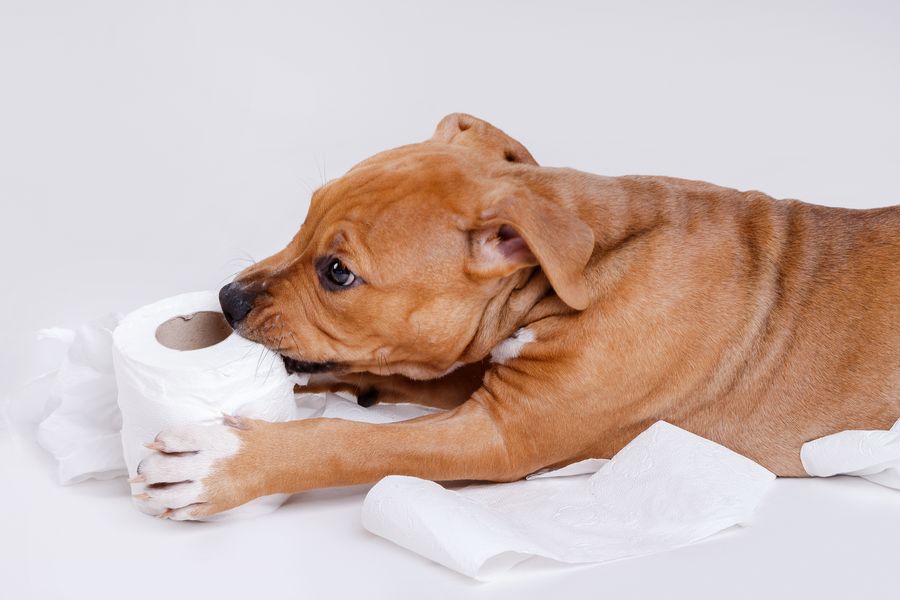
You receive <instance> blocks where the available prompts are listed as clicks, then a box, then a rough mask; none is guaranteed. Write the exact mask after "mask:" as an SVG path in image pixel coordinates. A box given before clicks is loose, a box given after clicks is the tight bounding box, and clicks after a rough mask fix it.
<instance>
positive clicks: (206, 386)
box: [113, 292, 296, 516]
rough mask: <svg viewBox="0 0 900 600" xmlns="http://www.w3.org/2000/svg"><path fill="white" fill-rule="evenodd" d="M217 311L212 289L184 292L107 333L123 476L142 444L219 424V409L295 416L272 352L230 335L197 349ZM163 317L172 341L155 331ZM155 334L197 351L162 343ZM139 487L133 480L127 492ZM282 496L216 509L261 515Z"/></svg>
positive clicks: (271, 417)
mask: <svg viewBox="0 0 900 600" xmlns="http://www.w3.org/2000/svg"><path fill="white" fill-rule="evenodd" d="M209 313H215V314H214V315H210V314H209ZM220 316H221V313H220V308H219V302H218V299H217V297H216V295H215V294H214V293H212V292H198V293H192V294H183V295H181V296H176V297H174V298H169V299H166V300H161V301H159V302H156V303H155V304H151V305H149V306H145V307H143V308H140V309H138V310H136V311H134V312H133V313H131V314H129V315H128V316H126V317H125V319H124V320H123V321H122V322H121V323H120V324H119V326H118V327H117V328H116V330H115V332H114V333H113V362H114V364H115V372H116V383H117V386H118V404H119V408H120V409H121V413H122V447H123V449H124V453H125V463H126V464H127V466H128V472H129V473H130V474H132V475H134V474H135V473H136V470H137V465H138V463H139V462H140V461H141V460H142V459H143V458H144V457H145V456H147V455H148V454H149V453H150V450H148V449H147V448H145V447H144V443H146V442H150V441H152V440H153V439H154V437H155V436H156V434H157V433H159V432H160V431H161V430H163V429H167V428H169V427H176V426H180V425H186V424H202V423H218V422H221V419H222V414H223V413H227V414H233V415H241V416H246V417H251V418H254V419H265V420H267V421H286V420H289V419H292V418H294V417H295V416H296V405H295V402H294V393H293V386H294V380H293V379H292V378H291V377H290V376H289V375H288V373H287V372H286V370H285V368H284V363H283V361H282V360H281V358H280V357H279V356H278V355H277V354H275V353H273V352H271V351H270V350H267V349H266V348H264V347H263V346H261V345H259V344H256V343H254V342H251V341H249V340H246V339H244V338H242V337H240V336H238V335H236V334H230V335H228V337H226V338H225V339H224V340H223V341H220V342H218V343H215V344H214V345H211V346H208V347H197V346H201V345H203V344H204V342H205V340H203V339H200V338H202V337H204V336H203V335H199V336H198V334H203V333H204V331H207V330H209V328H212V329H218V328H219V327H220V326H221V322H220V321H218V319H219V317H220ZM192 319H196V320H197V321H201V320H202V321H203V322H204V323H205V325H206V327H202V328H200V329H202V331H198V328H197V327H196V324H194V325H192V323H191V320H192ZM167 322H168V323H170V324H174V327H175V335H174V337H171V339H170V338H166V336H164V335H163V332H164V331H165V330H160V331H159V333H158V329H159V327H160V325H162V324H163V323H167ZM225 327H227V325H225ZM213 333H216V331H213ZM219 337H221V336H219ZM158 338H159V339H158ZM160 339H162V340H163V341H168V342H170V343H172V342H173V340H174V343H176V345H177V344H183V346H182V347H190V348H196V349H185V350H179V349H174V348H171V347H166V346H165V345H163V343H162V342H161V341H160ZM210 341H211V340H210ZM207 343H208V342H207ZM142 487H143V486H141V485H135V486H134V492H135V493H139V492H140V491H142ZM286 497H287V496H286V495H283V494H279V495H276V496H267V497H265V498H258V499H257V500H254V501H252V502H249V503H247V504H245V505H243V506H241V507H238V508H237V509H233V510H232V511H228V513H223V514H224V515H225V516H232V515H235V514H240V515H243V516H246V515H250V514H260V513H262V512H268V511H270V510H273V509H275V508H277V507H278V506H280V505H281V503H282V502H283V501H284V499H285V498H286ZM136 505H137V506H138V507H141V506H142V505H143V503H141V502H136Z"/></svg>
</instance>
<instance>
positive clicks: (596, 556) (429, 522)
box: [362, 421, 775, 579]
mask: <svg viewBox="0 0 900 600" xmlns="http://www.w3.org/2000/svg"><path fill="white" fill-rule="evenodd" d="M597 464H598V463H594V465H595V466H596V465H597ZM599 466H600V470H599V471H597V472H596V473H595V474H593V475H591V476H589V477H588V476H586V475H581V476H572V477H551V478H540V479H535V480H531V481H519V482H514V483H507V484H493V485H474V486H470V487H466V488H463V489H461V490H458V491H452V490H448V489H445V488H443V487H442V486H440V485H438V484H437V483H434V482H431V481H426V480H423V479H417V478H414V477H402V476H392V477H387V478H385V479H382V480H381V482H379V483H378V484H377V485H375V487H373V488H372V490H371V491H370V492H369V494H368V496H367V497H366V500H365V503H364V505H363V514H362V519H363V525H364V526H365V527H366V529H368V530H369V531H371V532H373V533H375V534H377V535H380V536H382V537H385V538H387V539H389V540H391V541H393V542H395V543H397V544H399V545H401V546H403V547H406V548H408V549H410V550H412V551H414V552H417V553H419V554H422V555H423V556H425V557H427V558H430V559H431V560H433V561H435V562H438V563H440V564H442V565H445V566H447V567H449V568H451V569H454V570H456V571H459V572H460V573H463V574H465V575H468V576H470V577H475V578H478V579H487V578H490V577H491V576H492V575H496V574H497V573H499V572H500V571H502V570H504V569H507V568H509V567H511V566H512V565H514V564H516V563H517V562H520V561H522V560H524V559H526V558H528V557H530V556H535V555H537V556H544V557H547V558H551V559H554V560H558V561H562V562H567V563H580V562H599V561H608V560H613V559H617V558H624V557H629V556H639V555H645V554H650V553H654V552H660V551H663V550H668V549H671V548H675V547H677V546H681V545H684V544H688V543H690V542H694V541H697V540H699V539H701V538H704V537H707V536H709V535H712V534H713V533H716V532H718V531H721V530H723V529H725V528H728V527H731V526H732V525H736V524H739V523H742V522H744V521H746V520H747V519H748V518H749V517H750V515H751V514H752V513H753V511H754V509H755V508H756V506H757V504H758V503H759V502H760V500H761V498H762V496H763V495H764V494H765V492H766V490H767V489H768V488H769V486H770V485H771V484H772V482H773V480H774V479H775V475H774V474H772V473H771V472H769V471H768V470H766V469H764V468H763V467H761V466H760V465H758V464H756V463H755V462H753V461H751V460H750V459H748V458H745V457H743V456H741V455H739V454H736V453H735V452H732V451H731V450H729V449H727V448H725V447H723V446H720V445H718V444H716V443H714V442H711V441H709V440H707V439H704V438H701V437H699V436H696V435H694V434H692V433H688V432H687V431H684V430H682V429H679V428H678V427H675V426H674V425H670V424H668V423H666V422H664V421H659V422H657V423H656V424H654V425H653V426H651V427H650V428H648V429H647V430H646V431H644V432H643V433H641V434H640V435H639V436H638V437H636V438H635V439H634V440H633V441H632V442H631V443H629V444H628V445H627V446H626V447H625V448H623V449H622V450H621V451H620V452H619V453H618V454H616V456H614V457H613V458H612V460H610V461H609V462H608V463H606V464H600V465H599Z"/></svg>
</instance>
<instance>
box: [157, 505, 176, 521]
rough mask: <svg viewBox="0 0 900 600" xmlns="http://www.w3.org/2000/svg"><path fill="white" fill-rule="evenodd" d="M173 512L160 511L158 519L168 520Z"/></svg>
mask: <svg viewBox="0 0 900 600" xmlns="http://www.w3.org/2000/svg"><path fill="white" fill-rule="evenodd" d="M174 512H175V511H174V510H172V509H171V508H167V509H166V510H164V511H162V512H161V513H159V518H160V519H168V518H169V517H171V516H172V513H174Z"/></svg>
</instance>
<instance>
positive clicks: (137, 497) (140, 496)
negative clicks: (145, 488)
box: [131, 492, 150, 500]
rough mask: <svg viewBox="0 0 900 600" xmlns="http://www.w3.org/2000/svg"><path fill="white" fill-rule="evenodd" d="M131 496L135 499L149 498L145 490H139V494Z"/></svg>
mask: <svg viewBox="0 0 900 600" xmlns="http://www.w3.org/2000/svg"><path fill="white" fill-rule="evenodd" d="M131 497H132V498H134V499H135V500H149V499H150V494H148V493H147V492H141V493H140V494H132V495H131Z"/></svg>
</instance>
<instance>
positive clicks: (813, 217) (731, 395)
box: [139, 115, 900, 518]
mask: <svg viewBox="0 0 900 600" xmlns="http://www.w3.org/2000/svg"><path fill="white" fill-rule="evenodd" d="M348 274H349V275H348ZM348 281H349V283H347V282H348ZM223 308H224V309H225V311H226V315H228V316H229V317H230V319H231V320H232V322H233V323H234V324H235V327H236V330H237V331H238V332H239V333H241V334H242V335H245V336H247V337H250V338H252V339H256V340H258V341H260V342H262V343H265V344H267V345H269V346H271V347H273V348H274V349H276V350H278V351H279V352H282V353H283V354H285V356H286V357H287V359H286V363H287V364H288V365H289V366H293V367H295V368H297V369H299V370H305V371H323V370H327V371H331V372H333V373H334V375H335V377H336V378H337V380H338V382H337V383H331V384H329V385H330V386H333V387H334V386H336V387H340V386H351V388H352V389H354V390H356V391H357V392H358V394H359V396H360V399H361V402H362V401H363V400H365V401H373V400H377V401H381V402H404V401H406V402H409V401H411V402H419V403H422V404H430V405H434V406H439V407H441V408H447V409H448V410H447V411H446V412H443V413H439V414H435V415H430V416H426V417H421V418H419V419H414V420H412V421H408V422H403V423H397V424H389V425H369V424H362V423H353V422H347V421H341V420H333V419H311V420H307V421H298V422H292V423H283V424H273V423H265V422H260V421H250V420H247V419H228V420H227V424H226V425H223V426H221V427H219V428H209V427H207V428H188V429H187V430H179V431H174V432H163V433H161V434H160V436H159V437H158V438H157V441H156V442H154V444H153V447H154V448H156V449H157V450H159V451H160V452H159V453H157V454H155V455H153V456H151V457H150V458H148V459H147V461H145V463H144V464H143V465H142V466H141V468H140V469H139V471H140V475H139V479H141V480H145V481H147V482H148V483H151V484H165V483H172V482H184V483H179V484H177V485H175V486H172V485H165V486H159V487H158V489H159V490H164V491H165V492H166V493H165V494H156V493H155V492H154V491H153V490H154V489H157V488H151V491H150V492H149V494H148V496H147V497H146V500H147V501H148V502H156V503H157V506H159V508H160V512H161V513H163V514H166V515H168V516H172V517H175V518H199V517H203V516H207V515H209V514H212V513H215V512H219V511H221V510H225V509H228V508H231V507H232V506H236V505H238V504H240V503H243V502H246V501H247V500H249V499H251V498H253V497H256V496H260V495H265V494H270V493H275V492H296V491H302V490H306V489H311V488H315V487H325V486H335V485H347V484H355V483H367V482H373V481H376V480H377V479H379V478H380V477H382V476H385V475H388V474H408V475H415V476H419V477H424V478H428V479H434V480H459V479H480V480H492V481H509V480H513V479H517V478H520V477H522V476H524V475H526V474H528V473H531V472H533V471H536V470H538V469H541V468H543V467H547V466H559V465H563V464H567V463H570V462H573V461H576V460H579V459H582V458H587V457H609V456H611V455H612V454H614V453H615V452H616V451H618V450H619V449H620V448H621V447H622V446H624V445H625V444H626V443H627V442H628V441H629V440H631V439H632V438H633V437H634V436H635V435H637V434H638V433H639V432H640V431H642V430H643V429H645V428H646V427H647V426H649V425H650V424H651V423H653V422H654V421H656V420H659V419H665V420H667V421H669V422H671V423H673V424H676V425H678V426H680V427H683V428H685V429H687V430H689V431H692V432H694V433H696V434H698V435H701V436H703V437H706V438H709V439H711V440H714V441H716V442H719V443H721V444H724V445H725V446H728V447H729V448H732V449H733V450H735V451H737V452H739V453H741V454H744V455H746V456H748V457H750V458H752V459H754V460H756V461H757V462H759V463H760V464H762V465H763V466H765V467H767V468H769V469H771V470H773V471H774V472H775V473H777V474H779V475H787V476H801V475H805V472H804V470H803V468H802V466H801V464H800V460H799V450H800V446H801V445H802V444H803V443H804V442H806V441H808V440H811V439H814V438H817V437H820V436H823V435H826V434H829V433H833V432H835V431H838V430H843V429H873V428H887V427H888V426H889V425H890V424H891V423H893V421H895V420H896V419H897V418H898V417H900V207H892V208H883V209H873V210H865V211H860V210H845V209H836V208H825V207H820V206H814V205H810V204H804V203H802V202H797V201H776V200H773V199H771V198H769V197H768V196H765V195H764V194H761V193H758V192H738V191H736V190H732V189H726V188H721V187H717V186H714V185H710V184H707V183H702V182H696V181H685V180H678V179H671V178H663V177H616V178H610V177H600V176H595V175H590V174H586V173H580V172H577V171H572V170H568V169H552V168H546V167H539V166H537V164H536V163H535V162H534V160H533V159H532V158H531V155H530V154H529V153H528V151H527V150H525V149H524V148H523V147H522V146H521V145H520V144H518V142H515V141H514V140H512V139H511V138H509V137H507V136H506V135H505V134H503V133H502V132H500V131H499V130H497V129H495V128H493V127H491V126H490V125H488V124H487V123H484V122H483V121H479V120H477V119H474V118H472V117H468V116H466V115H451V116H449V117H447V118H445V119H444V120H443V121H442V122H441V124H440V125H439V126H438V129H437V132H436V133H435V137H434V138H432V140H429V141H428V142H425V143H423V144H416V145H412V146H405V147H402V148H399V149H397V150H393V151H389V152H386V153H383V154H380V155H377V156H375V157H373V158H372V159H369V160H368V161H365V162H364V163H361V164H360V165H358V166H357V167H355V168H354V169H352V170H351V171H350V172H349V173H348V174H347V175H345V176H344V177H342V178H340V179H338V180H336V181H334V182H331V183H329V184H328V185H326V186H325V187H324V188H323V189H321V190H319V191H318V192H317V193H316V195H315V196H314V198H313V203H312V206H311V208H310V214H309V216H308V218H307V221H306V223H305V224H304V226H303V228H302V229H301V232H300V234H298V236H297V237H296V238H295V239H294V241H293V242H292V243H291V245H289V246H288V247H287V248H286V249H285V250H283V251H282V252H281V253H279V254H277V255H275V256H273V257H271V258H270V259H267V260H266V261H263V262H262V263H260V264H258V265H255V266H253V267H251V268H250V269H249V270H248V271H247V272H245V273H244V274H242V275H241V276H240V277H239V278H238V282H237V283H236V284H232V285H231V286H229V287H227V288H226V289H224V290H223ZM217 436H218V437H219V438H222V439H226V438H227V439H231V438H233V437H235V436H236V437H237V438H238V439H239V440H240V442H241V443H240V444H238V445H237V449H236V450H234V451H233V452H230V453H226V454H227V455H223V456H222V457H221V458H220V459H219V460H218V462H216V463H215V465H214V468H213V469H212V470H211V471H209V472H203V473H201V474H199V475H198V474H197V473H192V472H191V467H190V464H191V460H192V457H195V456H197V455H194V454H188V455H182V454H175V453H179V452H197V453H199V454H203V453H204V452H209V451H211V449H212V448H214V447H217V443H216V442H214V441H210V440H214V439H215V438H216V437H217ZM179 461H180V462H179ZM173 490H174V491H173Z"/></svg>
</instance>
